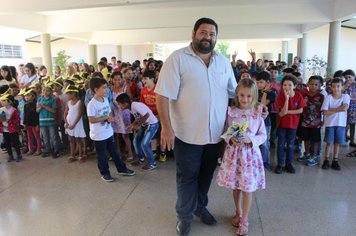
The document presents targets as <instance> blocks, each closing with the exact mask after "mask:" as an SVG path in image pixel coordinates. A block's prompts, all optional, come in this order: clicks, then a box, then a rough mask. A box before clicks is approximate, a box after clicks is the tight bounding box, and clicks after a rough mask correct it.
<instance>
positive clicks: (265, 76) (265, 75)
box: [256, 71, 271, 81]
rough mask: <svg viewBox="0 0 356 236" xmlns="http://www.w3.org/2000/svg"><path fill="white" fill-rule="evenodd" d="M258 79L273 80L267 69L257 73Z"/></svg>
mask: <svg viewBox="0 0 356 236" xmlns="http://www.w3.org/2000/svg"><path fill="white" fill-rule="evenodd" d="M256 80H257V81H259V80H264V81H270V80H271V74H270V73H268V72H267V71H261V72H260V73H258V74H257V75H256Z"/></svg>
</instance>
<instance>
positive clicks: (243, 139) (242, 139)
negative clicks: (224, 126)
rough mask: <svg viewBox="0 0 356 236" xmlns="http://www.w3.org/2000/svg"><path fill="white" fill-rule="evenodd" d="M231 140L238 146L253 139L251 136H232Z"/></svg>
mask: <svg viewBox="0 0 356 236" xmlns="http://www.w3.org/2000/svg"><path fill="white" fill-rule="evenodd" d="M230 142H231V144H232V145H233V146H238V145H241V144H248V143H251V139H250V138H249V137H238V138H236V137H231V139H230Z"/></svg>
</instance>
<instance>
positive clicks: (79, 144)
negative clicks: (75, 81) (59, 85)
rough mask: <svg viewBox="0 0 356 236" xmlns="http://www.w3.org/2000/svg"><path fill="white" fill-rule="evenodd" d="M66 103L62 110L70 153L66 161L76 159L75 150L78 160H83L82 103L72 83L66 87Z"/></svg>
mask: <svg viewBox="0 0 356 236" xmlns="http://www.w3.org/2000/svg"><path fill="white" fill-rule="evenodd" d="M65 94H66V97H67V99H66V100H67V101H68V103H67V105H66V107H65V111H64V122H65V124H64V127H65V128H66V133H67V134H68V136H69V145H70V154H71V156H70V157H69V159H68V162H73V161H75V160H76V158H75V155H76V152H78V154H79V162H84V161H85V159H86V158H87V154H86V145H85V138H86V134H85V131H84V126H83V120H82V115H83V103H82V101H81V100H80V99H79V89H78V88H76V87H75V86H73V85H70V86H68V87H67V88H66V90H65Z"/></svg>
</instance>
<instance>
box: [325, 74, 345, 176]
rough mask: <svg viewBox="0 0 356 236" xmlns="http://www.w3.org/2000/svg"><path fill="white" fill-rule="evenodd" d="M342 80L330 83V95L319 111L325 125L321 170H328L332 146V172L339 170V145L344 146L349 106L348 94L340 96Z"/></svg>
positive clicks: (334, 80) (337, 79) (336, 79)
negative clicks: (321, 113)
mask: <svg viewBox="0 0 356 236" xmlns="http://www.w3.org/2000/svg"><path fill="white" fill-rule="evenodd" d="M342 86H343V81H342V79H339V78H335V79H333V80H332V81H331V90H332V93H331V94H330V95H328V96H326V98H325V99H324V102H323V105H322V106H321V111H322V112H323V114H324V125H325V137H324V142H326V147H325V160H324V162H323V165H322V168H323V169H328V168H329V167H330V164H329V156H330V151H331V145H332V144H333V145H334V153H333V154H334V157H333V161H332V163H331V168H333V169H334V170H341V167H340V165H339V163H338V155H339V150H340V144H341V145H342V144H345V142H346V140H345V138H346V135H345V132H346V122H347V108H348V107H349V104H350V96H349V95H348V94H342V93H341V92H342Z"/></svg>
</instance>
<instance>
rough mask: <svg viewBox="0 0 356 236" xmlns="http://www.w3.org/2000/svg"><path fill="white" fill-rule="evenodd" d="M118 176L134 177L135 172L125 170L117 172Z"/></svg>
mask: <svg viewBox="0 0 356 236" xmlns="http://www.w3.org/2000/svg"><path fill="white" fill-rule="evenodd" d="M119 174H120V175H124V176H133V175H135V171H133V170H130V169H128V168H126V169H125V170H123V171H119Z"/></svg>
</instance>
